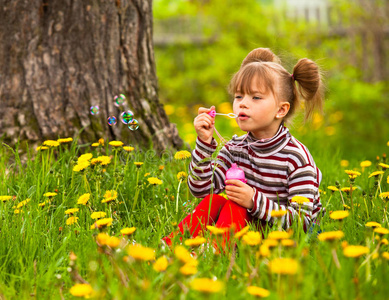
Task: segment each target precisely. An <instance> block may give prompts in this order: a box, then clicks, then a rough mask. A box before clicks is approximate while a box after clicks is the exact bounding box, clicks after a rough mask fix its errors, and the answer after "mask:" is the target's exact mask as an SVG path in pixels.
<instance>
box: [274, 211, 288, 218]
mask: <svg viewBox="0 0 389 300" xmlns="http://www.w3.org/2000/svg"><path fill="white" fill-rule="evenodd" d="M286 214H287V211H286V210H272V211H271V213H270V215H271V216H272V217H273V218H282V217H283V216H285V215H286Z"/></svg>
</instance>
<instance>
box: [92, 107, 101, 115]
mask: <svg viewBox="0 0 389 300" xmlns="http://www.w3.org/2000/svg"><path fill="white" fill-rule="evenodd" d="M99 112H100V107H99V106H98V105H92V106H91V107H90V114H91V115H93V116H94V115H98V114H99Z"/></svg>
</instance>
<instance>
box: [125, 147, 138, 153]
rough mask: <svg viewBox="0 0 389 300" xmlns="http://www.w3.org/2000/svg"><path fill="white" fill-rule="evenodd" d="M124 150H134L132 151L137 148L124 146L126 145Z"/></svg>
mask: <svg viewBox="0 0 389 300" xmlns="http://www.w3.org/2000/svg"><path fill="white" fill-rule="evenodd" d="M123 150H125V151H127V152H132V151H134V150H135V148H134V147H130V146H124V147H123Z"/></svg>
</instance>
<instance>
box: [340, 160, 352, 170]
mask: <svg viewBox="0 0 389 300" xmlns="http://www.w3.org/2000/svg"><path fill="white" fill-rule="evenodd" d="M349 164H350V163H349V161H348V160H346V159H342V160H341V161H340V166H341V167H344V168H346V167H348V165H349Z"/></svg>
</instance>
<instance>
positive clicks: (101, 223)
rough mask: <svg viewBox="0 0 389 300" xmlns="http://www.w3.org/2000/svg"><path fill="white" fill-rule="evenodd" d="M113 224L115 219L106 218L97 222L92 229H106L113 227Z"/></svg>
mask: <svg viewBox="0 0 389 300" xmlns="http://www.w3.org/2000/svg"><path fill="white" fill-rule="evenodd" d="M112 222H113V219H112V218H104V219H100V220H97V221H96V222H95V223H94V224H93V225H92V226H91V229H95V228H99V229H100V228H104V227H108V226H111V225H112Z"/></svg>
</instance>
